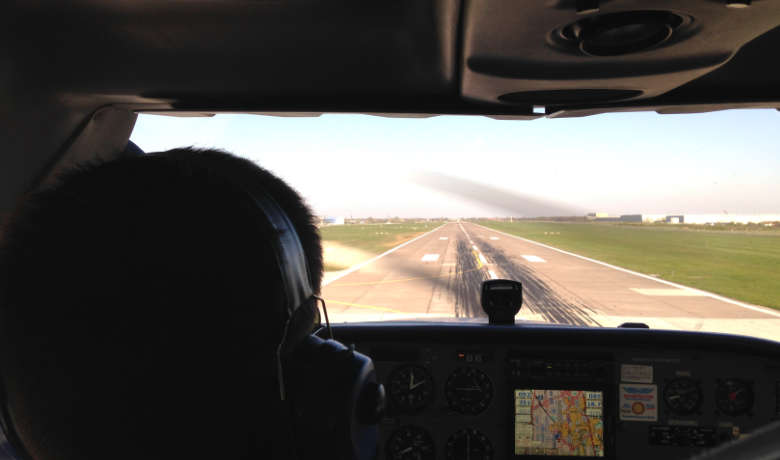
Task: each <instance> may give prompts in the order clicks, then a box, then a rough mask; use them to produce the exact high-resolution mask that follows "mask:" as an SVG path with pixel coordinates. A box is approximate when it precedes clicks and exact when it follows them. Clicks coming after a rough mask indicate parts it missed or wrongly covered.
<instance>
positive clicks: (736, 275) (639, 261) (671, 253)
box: [479, 220, 780, 309]
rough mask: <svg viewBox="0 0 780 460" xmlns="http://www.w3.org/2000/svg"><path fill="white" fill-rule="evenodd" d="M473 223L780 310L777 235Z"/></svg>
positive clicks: (590, 225)
mask: <svg viewBox="0 0 780 460" xmlns="http://www.w3.org/2000/svg"><path fill="white" fill-rule="evenodd" d="M479 223H480V224H482V225H485V226H486V227H490V228H493V229H496V230H500V231H503V232H506V233H509V234H512V235H517V236H521V237H523V238H528V239H530V240H534V241H538V242H540V243H545V244H549V245H550V246H554V247H556V248H560V249H564V250H567V251H571V252H574V253H576V254H580V255H583V256H586V257H591V258H594V259H598V260H601V261H603V262H607V263H610V264H613V265H618V266H620V267H624V268H628V269H631V270H635V271H638V272H641V273H645V274H649V275H653V276H657V277H659V278H662V279H665V280H669V281H673V282H676V283H680V284H684V285H686V286H691V287H695V288H699V289H703V290H706V291H710V292H714V293H717V294H721V295H724V296H727V297H731V298H733V299H739V300H742V301H745V302H750V303H753V304H758V305H764V306H767V307H772V308H776V309H780V232H763V231H762V232H724V231H707V230H700V229H696V230H693V229H687V228H679V229H678V228H674V227H672V226H668V225H667V226H654V225H619V224H618V225H615V224H598V223H553V222H528V221H524V222H513V223H509V222H498V221H487V220H482V221H479Z"/></svg>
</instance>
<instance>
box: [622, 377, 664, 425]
mask: <svg viewBox="0 0 780 460" xmlns="http://www.w3.org/2000/svg"><path fill="white" fill-rule="evenodd" d="M620 420H633V421H637V422H656V421H658V386H657V385H642V384H621V385H620Z"/></svg>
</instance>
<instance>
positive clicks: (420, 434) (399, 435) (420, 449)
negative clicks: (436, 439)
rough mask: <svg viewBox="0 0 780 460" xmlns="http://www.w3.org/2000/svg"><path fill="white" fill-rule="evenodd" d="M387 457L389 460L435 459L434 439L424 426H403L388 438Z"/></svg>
mask: <svg viewBox="0 0 780 460" xmlns="http://www.w3.org/2000/svg"><path fill="white" fill-rule="evenodd" d="M387 458H388V459H389V460H434V458H435V455H434V450H433V439H432V438H431V435H430V434H428V432H427V431H425V430H424V429H422V428H419V427H416V426H405V427H401V428H399V429H397V430H396V431H394V432H393V434H391V435H390V439H388V440H387Z"/></svg>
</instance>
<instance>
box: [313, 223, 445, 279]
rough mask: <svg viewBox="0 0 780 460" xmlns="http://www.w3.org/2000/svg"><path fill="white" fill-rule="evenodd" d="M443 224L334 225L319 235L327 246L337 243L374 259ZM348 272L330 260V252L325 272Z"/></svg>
mask: <svg viewBox="0 0 780 460" xmlns="http://www.w3.org/2000/svg"><path fill="white" fill-rule="evenodd" d="M441 224H442V222H422V223H401V224H349V225H332V226H326V227H322V228H320V235H321V236H322V240H323V244H324V245H326V246H327V245H328V244H329V243H335V244H337V245H339V246H340V247H346V248H349V249H352V250H355V251H359V252H360V253H363V254H366V256H374V255H377V254H381V253H383V252H385V251H387V250H388V249H390V248H393V247H395V246H398V245H399V244H401V243H403V242H404V241H408V240H410V239H412V238H414V237H415V236H417V235H420V234H422V233H425V232H427V231H430V230H433V229H434V228H436V227H438V226H439V225H441ZM345 268H348V266H346V265H345V264H344V263H342V262H339V261H338V260H328V251H326V252H325V270H326V271H330V270H343V269H345Z"/></svg>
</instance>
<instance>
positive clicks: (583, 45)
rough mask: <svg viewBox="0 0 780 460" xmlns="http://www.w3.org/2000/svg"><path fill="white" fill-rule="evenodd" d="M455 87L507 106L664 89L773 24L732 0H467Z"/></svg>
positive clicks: (772, 5) (778, 12) (775, 9)
mask: <svg viewBox="0 0 780 460" xmlns="http://www.w3.org/2000/svg"><path fill="white" fill-rule="evenodd" d="M464 5H465V9H464V24H463V59H462V69H461V71H462V80H461V82H462V83H461V85H462V88H461V90H462V94H463V96H464V97H465V98H467V99H469V100H472V101H480V102H490V103H499V104H502V105H507V106H516V107H524V106H525V107H528V108H529V110H530V107H532V106H545V107H548V110H547V113H551V112H552V111H554V108H555V107H560V106H593V105H597V104H604V103H615V102H619V101H632V100H637V99H643V98H651V97H655V96H659V95H661V94H664V93H666V92H668V91H670V90H672V89H675V88H677V87H679V86H681V85H683V84H685V83H687V82H690V81H692V80H694V79H696V78H698V77H701V76H703V75H705V74H707V73H709V72H712V71H713V70H715V69H717V68H719V67H720V66H722V65H723V64H725V63H727V62H728V61H729V60H730V59H731V58H732V57H733V56H734V55H735V54H736V53H737V51H738V50H739V49H740V48H741V47H742V46H743V45H745V44H746V43H748V42H749V41H751V40H753V39H754V38H756V37H758V36H760V35H761V34H763V33H765V32H767V31H768V30H770V29H772V28H774V27H776V26H777V25H778V24H780V19H778V18H780V4H778V3H777V2H768V1H753V2H750V1H749V0H741V1H740V0H735V1H718V0H691V1H685V2H680V1H674V0H653V1H645V0H611V1H608V0H601V1H599V0H550V1H538V2H518V1H514V0H494V1H490V2H485V1H480V0H467V1H466V2H465V4H464Z"/></svg>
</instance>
